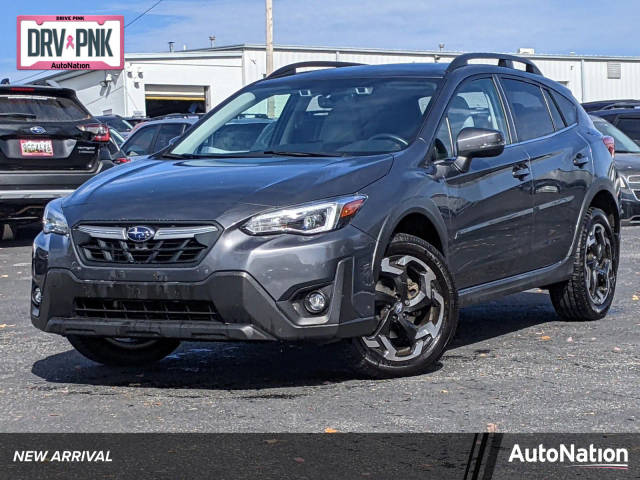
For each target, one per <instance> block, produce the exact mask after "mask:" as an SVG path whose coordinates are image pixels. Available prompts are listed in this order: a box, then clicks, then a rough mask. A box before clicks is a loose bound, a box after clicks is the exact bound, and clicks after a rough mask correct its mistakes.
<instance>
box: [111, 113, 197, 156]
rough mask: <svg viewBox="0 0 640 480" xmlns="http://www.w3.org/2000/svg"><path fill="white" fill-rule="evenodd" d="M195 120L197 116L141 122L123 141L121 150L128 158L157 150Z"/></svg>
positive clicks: (181, 132)
mask: <svg viewBox="0 0 640 480" xmlns="http://www.w3.org/2000/svg"><path fill="white" fill-rule="evenodd" d="M197 121H198V117H184V118H183V117H181V118H168V119H163V120H151V121H148V122H144V123H141V124H139V126H137V127H136V128H135V129H134V130H133V131H132V133H131V135H130V136H129V138H127V140H126V141H125V142H124V144H123V145H122V151H123V152H124V153H125V154H126V155H127V156H128V157H130V158H135V157H138V156H141V155H151V154H152V153H155V152H159V151H160V150H162V149H163V148H165V147H166V146H167V145H169V142H170V141H171V140H172V139H174V138H176V137H179V136H180V135H182V134H183V133H184V131H185V130H187V129H188V128H189V127H190V126H191V125H193V124H194V123H195V122H197Z"/></svg>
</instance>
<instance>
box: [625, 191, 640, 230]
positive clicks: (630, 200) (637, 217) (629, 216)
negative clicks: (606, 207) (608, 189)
mask: <svg viewBox="0 0 640 480" xmlns="http://www.w3.org/2000/svg"><path fill="white" fill-rule="evenodd" d="M620 208H621V210H622V215H621V221H622V224H623V225H640V200H638V199H637V198H636V196H635V195H634V193H633V192H632V191H631V190H628V189H626V188H625V189H623V190H622V191H621V193H620Z"/></svg>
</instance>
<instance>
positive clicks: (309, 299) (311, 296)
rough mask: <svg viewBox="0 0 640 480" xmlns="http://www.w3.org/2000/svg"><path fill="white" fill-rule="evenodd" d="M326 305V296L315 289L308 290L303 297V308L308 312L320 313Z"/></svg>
mask: <svg viewBox="0 0 640 480" xmlns="http://www.w3.org/2000/svg"><path fill="white" fill-rule="evenodd" d="M326 307H327V297H326V296H325V295H324V293H322V292H319V291H317V290H315V291H313V292H310V293H308V294H307V296H306V297H305V298H304V308H306V309H307V311H308V312H309V313H320V312H322V311H323V310H324V309H325V308H326Z"/></svg>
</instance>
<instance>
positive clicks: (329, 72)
mask: <svg viewBox="0 0 640 480" xmlns="http://www.w3.org/2000/svg"><path fill="white" fill-rule="evenodd" d="M450 65H451V64H450V63H424V62H423V63H386V64H379V65H354V66H341V67H340V68H322V69H317V70H310V71H304V72H299V73H296V74H295V75H285V76H279V77H275V78H269V77H267V78H264V79H262V80H258V82H256V83H257V84H263V83H267V82H268V83H269V84H271V82H282V83H286V82H287V81H290V80H291V79H292V78H296V79H297V78H304V79H308V80H325V79H341V78H345V79H346V78H358V77H360V78H376V77H433V78H442V77H444V76H445V75H448V74H450V73H454V72H457V71H464V72H466V73H467V74H476V73H477V74H481V73H496V74H503V75H515V76H518V77H522V78H526V79H530V80H534V81H537V82H540V83H542V84H545V85H547V86H549V87H552V88H554V89H556V90H558V91H559V92H561V93H563V94H564V95H566V96H568V97H570V98H573V95H572V93H571V91H570V90H569V89H568V88H567V87H565V86H564V85H562V84H560V83H558V82H555V81H553V80H551V79H550V78H548V77H545V76H544V75H538V74H535V73H529V72H526V71H524V70H521V69H516V68H509V67H503V66H499V65H496V64H491V63H470V64H468V65H464V66H458V67H457V68H454V69H453V70H452V71H451V72H449V71H448V69H449V66H450Z"/></svg>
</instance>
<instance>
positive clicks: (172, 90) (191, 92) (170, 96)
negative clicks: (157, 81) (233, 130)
mask: <svg viewBox="0 0 640 480" xmlns="http://www.w3.org/2000/svg"><path fill="white" fill-rule="evenodd" d="M144 93H145V95H144V96H145V104H146V110H147V116H148V117H156V116H159V115H167V114H171V113H204V112H205V111H206V103H207V102H206V97H207V95H206V87H201V86H197V85H153V84H148V85H145V92H144Z"/></svg>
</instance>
